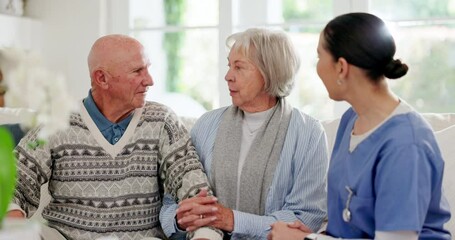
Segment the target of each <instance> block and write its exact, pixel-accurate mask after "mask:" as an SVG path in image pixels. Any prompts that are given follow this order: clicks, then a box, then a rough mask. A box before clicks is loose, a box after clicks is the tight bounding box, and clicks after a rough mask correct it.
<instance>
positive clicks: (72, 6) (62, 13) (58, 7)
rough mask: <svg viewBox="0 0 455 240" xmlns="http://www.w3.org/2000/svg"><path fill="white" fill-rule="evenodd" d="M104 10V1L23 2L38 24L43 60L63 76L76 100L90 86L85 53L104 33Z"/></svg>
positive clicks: (57, 0)
mask: <svg viewBox="0 0 455 240" xmlns="http://www.w3.org/2000/svg"><path fill="white" fill-rule="evenodd" d="M105 12H106V1H105V0H30V1H27V9H26V15H27V16H30V17H32V18H35V19H37V21H39V22H40V23H41V25H42V30H41V31H42V44H41V49H40V52H41V53H42V55H43V57H44V60H45V62H46V63H47V65H48V66H49V68H50V69H51V70H53V71H56V72H59V73H63V74H64V75H65V76H66V78H67V81H68V85H67V87H68V89H69V92H70V94H71V95H72V96H73V97H75V98H77V99H80V98H83V97H85V96H86V95H87V91H88V89H89V88H90V79H89V73H88V67H87V63H86V62H87V54H88V52H89V50H90V47H91V45H92V44H93V42H94V41H95V40H96V39H97V38H98V37H100V36H102V35H104V34H106V32H107V27H106V17H107V16H106V14H103V13H105Z"/></svg>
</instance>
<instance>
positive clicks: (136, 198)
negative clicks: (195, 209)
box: [9, 35, 221, 239]
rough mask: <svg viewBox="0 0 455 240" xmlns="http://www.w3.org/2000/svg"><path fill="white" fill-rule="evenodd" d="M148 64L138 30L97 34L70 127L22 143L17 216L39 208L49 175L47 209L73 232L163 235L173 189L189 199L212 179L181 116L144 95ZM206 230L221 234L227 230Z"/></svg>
mask: <svg viewBox="0 0 455 240" xmlns="http://www.w3.org/2000/svg"><path fill="white" fill-rule="evenodd" d="M149 65H150V62H149V59H148V58H147V56H146V53H145V51H144V47H143V46H142V45H141V44H140V43H139V42H138V41H137V40H135V39H133V38H131V37H128V36H124V35H108V36H105V37H102V38H100V39H98V40H97V41H96V42H95V43H94V45H93V47H92V49H91V51H90V54H89V56H88V67H89V71H90V78H91V90H90V91H89V93H88V96H87V97H86V98H85V99H84V100H83V101H82V102H81V105H80V112H79V113H75V114H73V115H72V116H71V119H70V121H71V123H70V128H69V129H67V130H66V131H62V132H58V133H57V134H55V135H53V136H51V137H50V139H49V140H48V141H47V143H46V144H44V145H40V146H38V147H36V148H34V149H31V148H30V147H28V146H27V143H28V142H30V141H35V140H36V138H37V134H36V133H37V129H33V130H31V131H30V132H29V133H28V134H27V135H26V136H25V137H24V139H23V140H22V141H21V142H20V144H19V145H18V147H17V148H16V152H17V159H18V162H17V164H18V178H19V180H18V183H17V190H16V192H15V198H14V200H13V202H14V204H13V205H14V206H12V209H13V210H11V211H10V212H9V216H19V217H20V216H27V217H29V216H31V215H33V213H34V212H35V211H36V209H37V208H38V204H39V200H40V195H39V192H40V186H41V185H42V184H44V183H46V182H49V192H50V195H51V196H52V199H51V202H50V203H49V205H48V206H46V207H45V208H44V210H43V217H44V218H45V219H46V220H47V221H48V226H49V227H50V228H51V229H53V230H57V231H58V234H61V235H62V236H63V237H64V238H66V239H96V238H99V237H103V236H110V237H115V238H118V239H145V238H150V237H159V238H161V237H164V234H163V231H162V229H161V225H160V221H159V212H160V209H161V205H162V197H163V196H164V194H166V195H170V196H172V197H173V198H174V200H176V201H180V200H183V199H185V198H188V197H190V196H193V195H195V194H196V193H197V191H198V190H199V189H200V188H204V187H208V184H207V177H206V175H205V173H204V171H203V169H202V165H201V163H200V162H199V160H198V156H197V154H196V151H195V149H194V147H193V145H192V144H191V142H190V140H189V136H188V133H187V130H186V129H185V128H184V126H183V125H182V124H181V123H180V122H179V120H178V118H177V116H176V115H175V114H174V113H173V112H172V111H171V110H170V109H169V108H167V107H166V106H164V105H161V104H158V103H155V102H145V95H146V92H147V89H148V87H150V86H152V85H153V80H152V77H151V76H150V74H149V72H148V67H149ZM201 230H204V231H202V232H204V233H207V232H208V231H212V232H211V234H212V235H213V233H214V232H215V231H216V232H217V233H218V234H219V235H216V234H215V235H216V236H217V237H218V238H220V237H221V231H217V230H215V229H201ZM201 230H199V231H201ZM55 233H56V231H54V234H55ZM195 235H196V236H195V238H196V237H200V236H198V232H196V234H195ZM45 239H48V238H46V237H45Z"/></svg>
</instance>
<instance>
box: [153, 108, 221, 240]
mask: <svg viewBox="0 0 455 240" xmlns="http://www.w3.org/2000/svg"><path fill="white" fill-rule="evenodd" d="M161 136H162V137H161V141H162V145H161V155H162V156H161V159H160V161H161V162H160V179H161V182H163V183H164V184H163V187H164V194H165V195H166V194H169V195H171V196H172V198H173V199H174V200H175V201H176V202H180V201H181V200H183V199H186V198H189V197H193V196H195V195H196V194H197V192H198V191H199V189H201V188H209V184H208V179H207V176H206V174H205V172H204V170H203V167H202V164H201V162H200V161H199V157H198V155H197V153H196V149H195V148H194V146H193V144H192V143H191V141H190V137H189V134H188V131H187V130H186V128H185V127H184V126H183V125H182V123H181V122H180V121H179V120H178V118H177V116H175V114H173V113H171V114H170V115H169V116H168V117H167V119H166V121H165V124H164V127H163V129H162V132H161ZM210 194H212V192H211V191H210ZM171 212H172V213H171V214H169V215H167V214H166V218H167V219H166V220H164V221H166V222H173V221H170V219H171V217H172V220H173V219H174V218H175V209H174V211H171ZM161 220H163V219H161ZM203 229H206V230H203ZM204 231H207V232H206V233H210V234H213V232H216V233H218V235H219V236H220V239H221V238H222V236H223V233H222V232H221V231H220V230H218V229H214V228H211V227H210V228H202V229H200V230H197V231H196V232H192V233H189V234H188V236H187V238H190V239H191V238H193V237H196V236H197V237H202V236H208V235H206V233H204ZM198 233H199V234H200V235H199V234H198ZM194 234H196V235H194Z"/></svg>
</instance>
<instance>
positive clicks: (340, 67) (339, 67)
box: [335, 57, 349, 80]
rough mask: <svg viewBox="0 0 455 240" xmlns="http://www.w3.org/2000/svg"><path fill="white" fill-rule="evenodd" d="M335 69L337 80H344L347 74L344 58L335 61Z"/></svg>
mask: <svg viewBox="0 0 455 240" xmlns="http://www.w3.org/2000/svg"><path fill="white" fill-rule="evenodd" d="M335 69H336V71H337V74H338V79H341V80H343V79H346V78H347V76H348V74H349V63H348V61H346V59H345V58H344V57H340V58H338V60H337V63H336V66H335Z"/></svg>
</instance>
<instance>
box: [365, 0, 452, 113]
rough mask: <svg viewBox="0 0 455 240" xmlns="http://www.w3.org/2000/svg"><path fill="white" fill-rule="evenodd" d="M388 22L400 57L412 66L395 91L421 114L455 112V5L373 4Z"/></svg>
mask: <svg viewBox="0 0 455 240" xmlns="http://www.w3.org/2000/svg"><path fill="white" fill-rule="evenodd" d="M370 9H371V12H372V13H374V14H376V15H378V16H380V17H381V18H383V19H384V20H386V21H388V23H389V24H390V28H391V30H392V32H393V34H394V37H395V41H396V43H397V56H398V57H399V58H401V59H402V60H403V62H405V63H407V64H408V65H409V72H408V74H406V76H404V77H403V78H401V79H398V80H396V81H390V82H391V83H392V85H391V86H392V89H393V90H394V92H396V93H397V94H398V95H399V96H400V97H402V98H403V99H404V100H405V101H407V102H408V103H409V104H411V105H412V106H413V107H414V108H416V110H417V111H419V112H453V111H454V110H455V98H453V93H454V92H455V1H454V0H437V1H433V0H401V1H398V2H397V1H392V0H371V6H370Z"/></svg>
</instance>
